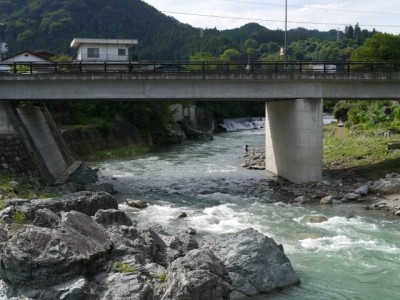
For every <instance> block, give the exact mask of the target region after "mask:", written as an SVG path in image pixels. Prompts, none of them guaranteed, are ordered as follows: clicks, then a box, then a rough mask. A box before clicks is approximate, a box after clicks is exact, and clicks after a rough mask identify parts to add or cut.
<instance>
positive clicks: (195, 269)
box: [161, 249, 231, 300]
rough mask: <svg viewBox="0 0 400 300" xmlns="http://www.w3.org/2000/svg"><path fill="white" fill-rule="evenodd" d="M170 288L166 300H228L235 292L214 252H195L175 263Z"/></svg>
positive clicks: (170, 275) (171, 273) (168, 274)
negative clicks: (232, 291) (231, 293)
mask: <svg viewBox="0 0 400 300" xmlns="http://www.w3.org/2000/svg"><path fill="white" fill-rule="evenodd" d="M167 286H168V288H167V290H166V292H165V293H164V295H163V297H162V298H161V299H162V300H167V299H173V300H180V299H182V300H183V299H184V300H186V299H188V300H202V299H213V300H219V299H228V298H229V294H230V292H231V285H230V279H229V275H228V272H227V270H226V268H225V266H224V265H223V263H222V262H221V261H220V260H219V259H218V258H217V257H216V256H215V255H214V253H213V252H212V251H210V250H199V249H195V250H192V251H189V252H188V253H187V254H186V255H185V256H184V257H181V258H178V259H177V260H175V261H174V262H172V263H171V264H170V265H169V266H168V269H167Z"/></svg>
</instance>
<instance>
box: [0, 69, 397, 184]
mask: <svg viewBox="0 0 400 300" xmlns="http://www.w3.org/2000/svg"><path fill="white" fill-rule="evenodd" d="M24 66H25V72H23V73H19V72H18V69H19V68H18V64H13V65H10V66H9V67H10V73H2V74H0V100H3V101H4V100H5V101H15V100H29V101H43V100H47V101H60V100H109V101H145V100H176V99H181V100H196V101H201V100H207V101H210V100H214V101H235V100H250V101H254V100H260V101H265V102H266V156H267V157H266V162H267V163H266V169H267V170H268V171H270V172H272V173H276V174H278V175H280V176H283V177H285V178H287V179H289V180H291V181H293V182H308V181H320V180H321V179H322V126H323V121H322V99H365V100H368V99H400V63H399V62H356V63H354V62H352V63H351V62H334V63H333V62H317V63H304V62H266V63H259V62H257V63H248V62H247V63H232V62H229V63H186V64H184V63H145V64H133V63H129V64H121V63H107V62H105V63H101V64H98V63H96V64H95V63H90V64H88V63H87V64H84V63H73V64H51V65H48V66H47V67H46V66H44V65H43V64H41V65H40V68H38V67H39V66H36V65H35V64H33V63H30V64H28V65H27V64H26V63H24ZM26 67H28V70H26Z"/></svg>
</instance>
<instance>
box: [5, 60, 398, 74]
mask: <svg viewBox="0 0 400 300" xmlns="http://www.w3.org/2000/svg"><path fill="white" fill-rule="evenodd" d="M109 72H112V73H115V72H123V73H204V74H210V73H211V74H212V73H247V74H257V73H310V74H312V73H323V74H335V73H341V74H343V73H347V74H349V73H354V72H364V73H376V72H385V73H389V72H400V61H390V62H389V61H388V62H336V61H335V62H298V61H288V62H272V61H269V62H258V61H257V62H243V61H242V62H240V61H239V62H232V61H231V62H109V61H105V62H83V61H80V62H72V63H63V62H54V63H47V62H46V63H43V62H14V63H10V62H4V61H0V75H1V76H4V75H5V74H6V75H14V74H18V75H20V74H22V75H32V74H42V73H46V74H58V73H65V74H67V73H109Z"/></svg>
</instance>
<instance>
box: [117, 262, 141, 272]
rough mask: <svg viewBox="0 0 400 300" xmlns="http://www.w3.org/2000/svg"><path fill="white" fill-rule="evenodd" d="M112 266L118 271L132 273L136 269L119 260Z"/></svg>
mask: <svg viewBox="0 0 400 300" xmlns="http://www.w3.org/2000/svg"><path fill="white" fill-rule="evenodd" d="M114 268H115V271H116V272H119V273H134V272H135V271H136V269H135V268H134V267H133V266H131V265H129V264H126V263H123V262H120V261H119V262H117V263H115V266H114Z"/></svg>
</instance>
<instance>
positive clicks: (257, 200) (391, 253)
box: [98, 129, 400, 300]
mask: <svg viewBox="0 0 400 300" xmlns="http://www.w3.org/2000/svg"><path fill="white" fill-rule="evenodd" d="M246 142H247V143H248V144H249V146H250V151H251V147H257V146H263V145H264V130H263V129H256V130H246V131H240V132H228V133H222V134H218V135H215V138H214V141H210V142H185V143H183V144H181V145H178V146H173V147H170V148H168V149H164V150H163V151H160V152H157V153H151V154H147V155H142V156H139V157H135V158H134V159H126V160H111V161H104V162H101V163H98V167H99V168H100V175H101V177H102V178H103V180H109V179H110V178H112V177H114V179H115V180H112V182H113V183H114V185H115V188H116V189H117V190H118V191H119V193H118V194H117V198H118V200H119V201H120V203H121V205H120V206H121V208H122V209H124V210H126V211H127V212H128V213H129V215H130V216H131V217H132V218H133V219H135V220H138V221H140V222H152V223H157V224H160V225H162V227H163V228H164V230H165V231H166V232H167V233H169V234H174V233H177V232H178V231H181V230H184V229H187V228H188V227H192V228H195V229H196V230H197V232H198V235H197V236H198V237H201V236H203V235H218V234H221V233H224V232H235V231H239V230H242V229H245V228H248V227H253V228H255V229H256V230H258V231H260V232H262V233H263V234H265V235H268V236H270V237H272V238H273V239H274V240H275V241H276V242H277V243H282V244H283V246H284V249H285V253H286V255H287V256H288V257H289V259H290V260H291V262H292V265H293V268H294V270H295V271H296V272H297V274H298V275H299V276H300V278H301V281H302V284H301V285H300V286H298V287H293V288H290V289H286V290H284V291H282V292H280V293H278V294H272V295H268V296H267V295H265V296H263V297H261V298H257V299H296V300H300V299H318V300H319V299H371V300H377V299H385V300H387V299H399V297H400V296H399V291H400V220H395V219H390V218H384V217H379V216H373V215H368V212H364V213H363V212H362V210H360V207H358V206H352V205H345V204H342V205H337V206H322V205H308V206H300V205H293V204H292V205H291V204H288V203H287V202H286V201H283V199H281V196H280V195H277V194H276V193H274V192H273V190H272V188H271V186H270V184H269V182H268V181H267V178H266V175H265V173H264V171H251V170H247V169H243V168H241V167H239V165H240V164H241V162H242V156H243V154H244V145H245V143H246ZM126 198H134V199H142V200H145V201H147V202H148V203H149V204H150V206H149V207H148V208H147V209H145V210H143V211H141V212H139V213H137V212H133V211H131V210H129V208H128V207H127V206H126V205H124V204H123V203H124V200H125V199H126ZM182 211H184V212H186V213H187V215H188V217H187V218H185V219H177V216H178V214H179V213H180V212H182ZM316 214H322V215H324V216H326V217H327V218H328V220H327V221H326V222H322V223H318V224H312V223H307V222H306V221H305V217H306V216H309V215H316Z"/></svg>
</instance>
